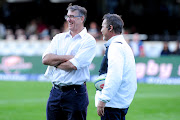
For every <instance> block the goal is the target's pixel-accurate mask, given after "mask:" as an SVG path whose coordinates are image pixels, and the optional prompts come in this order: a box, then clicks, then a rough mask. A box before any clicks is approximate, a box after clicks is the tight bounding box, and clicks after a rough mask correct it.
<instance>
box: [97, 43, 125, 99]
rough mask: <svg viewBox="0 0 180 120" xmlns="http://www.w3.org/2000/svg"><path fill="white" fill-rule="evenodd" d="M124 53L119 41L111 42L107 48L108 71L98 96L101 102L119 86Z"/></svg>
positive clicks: (109, 97) (112, 94)
mask: <svg viewBox="0 0 180 120" xmlns="http://www.w3.org/2000/svg"><path fill="white" fill-rule="evenodd" d="M123 66H124V55H123V49H122V45H121V44H120V43H111V45H110V46H109V50H108V73H107V77H106V80H105V85H104V88H103V90H102V94H101V96H100V100H101V101H103V102H109V101H110V100H111V99H112V97H114V96H115V95H116V93H117V91H118V89H119V87H120V86H121V82H122V75H123Z"/></svg>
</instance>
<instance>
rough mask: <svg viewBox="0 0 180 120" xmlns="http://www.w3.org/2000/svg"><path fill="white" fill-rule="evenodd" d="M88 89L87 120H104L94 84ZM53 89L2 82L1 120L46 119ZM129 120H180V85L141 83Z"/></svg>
mask: <svg viewBox="0 0 180 120" xmlns="http://www.w3.org/2000/svg"><path fill="white" fill-rule="evenodd" d="M87 87H88V92H89V100H90V104H89V107H88V116H87V120H100V118H99V117H98V115H97V113H96V108H95V106H94V94H95V88H94V85H93V83H87ZM50 89H51V83H50V82H32V81H31V82H12V81H8V82H5V81H0V120H45V119H46V114H45V113H46V112H45V110H46V102H47V99H48V96H49V91H50ZM126 120H180V86H179V85H149V84H138V90H137V92H136V95H135V98H134V100H133V102H132V104H131V106H130V108H129V111H128V114H127V117H126Z"/></svg>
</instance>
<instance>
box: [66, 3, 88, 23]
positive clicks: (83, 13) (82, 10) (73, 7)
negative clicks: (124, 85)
mask: <svg viewBox="0 0 180 120" xmlns="http://www.w3.org/2000/svg"><path fill="white" fill-rule="evenodd" d="M67 10H71V11H75V10H77V11H78V12H79V15H80V16H84V23H85V21H86V17H87V10H86V8H84V7H81V6H79V5H72V4H71V3H70V4H69V6H68V8H67Z"/></svg>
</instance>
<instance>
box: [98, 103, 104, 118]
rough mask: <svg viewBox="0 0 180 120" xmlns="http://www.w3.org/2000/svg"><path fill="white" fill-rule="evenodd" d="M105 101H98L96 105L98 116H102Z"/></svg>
mask: <svg viewBox="0 0 180 120" xmlns="http://www.w3.org/2000/svg"><path fill="white" fill-rule="evenodd" d="M105 105H106V103H104V102H102V101H99V103H98V105H97V113H98V115H99V116H104V107H105Z"/></svg>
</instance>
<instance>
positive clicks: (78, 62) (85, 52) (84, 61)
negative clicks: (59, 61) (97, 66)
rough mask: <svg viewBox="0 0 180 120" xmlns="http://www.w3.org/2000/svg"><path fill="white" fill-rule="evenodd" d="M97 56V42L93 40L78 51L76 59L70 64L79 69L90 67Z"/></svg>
mask: <svg viewBox="0 0 180 120" xmlns="http://www.w3.org/2000/svg"><path fill="white" fill-rule="evenodd" d="M95 54H96V41H95V39H91V40H89V41H88V42H85V43H84V44H83V45H82V47H81V48H80V49H79V50H78V52H77V54H76V55H75V57H74V58H72V59H71V60H70V62H71V63H72V64H73V65H74V66H76V68H77V69H80V68H82V67H85V66H88V65H90V64H91V62H92V60H93V58H94V57H95Z"/></svg>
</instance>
